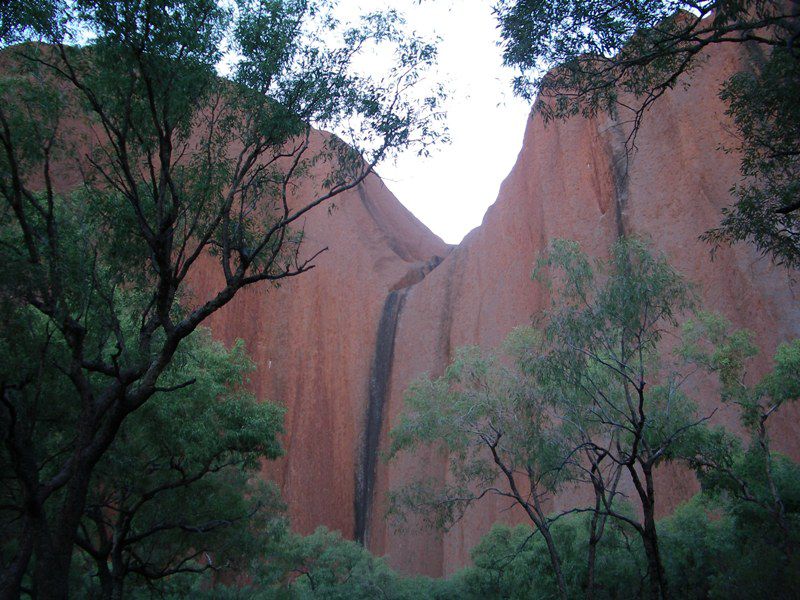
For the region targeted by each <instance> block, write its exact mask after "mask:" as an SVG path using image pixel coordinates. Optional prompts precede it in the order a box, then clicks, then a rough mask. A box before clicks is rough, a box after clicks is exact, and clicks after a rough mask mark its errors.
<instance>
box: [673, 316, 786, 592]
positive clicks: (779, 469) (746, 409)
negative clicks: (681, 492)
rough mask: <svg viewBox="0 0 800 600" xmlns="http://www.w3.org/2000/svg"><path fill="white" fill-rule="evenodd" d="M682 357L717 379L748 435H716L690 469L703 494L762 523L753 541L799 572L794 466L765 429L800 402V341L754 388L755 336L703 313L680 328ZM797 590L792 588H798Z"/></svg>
mask: <svg viewBox="0 0 800 600" xmlns="http://www.w3.org/2000/svg"><path fill="white" fill-rule="evenodd" d="M682 352H683V353H684V354H685V356H686V358H687V359H688V360H691V361H692V362H693V363H695V364H698V365H700V366H702V367H703V368H705V369H706V370H708V371H710V372H711V373H714V374H716V375H717V376H718V377H719V382H720V388H721V397H722V401H723V402H724V403H726V404H730V405H733V406H735V407H736V408H737V409H738V412H739V418H740V425H741V428H742V430H743V432H744V434H745V436H744V448H743V447H742V442H740V440H739V438H738V437H732V436H725V435H722V434H721V433H718V434H717V435H715V436H714V437H713V438H710V439H709V440H708V442H707V444H708V446H709V447H708V449H707V450H706V451H705V452H702V453H699V454H698V455H697V456H696V457H695V458H694V460H693V461H692V462H693V465H694V467H695V469H696V470H697V473H698V476H699V478H700V481H701V483H702V485H703V489H704V491H705V492H706V493H707V494H708V495H709V496H711V497H714V498H717V499H718V500H720V501H721V504H723V506H725V507H726V509H727V510H728V511H729V512H730V513H733V514H734V515H737V516H739V517H741V515H743V514H744V515H749V517H750V518H751V519H752V521H753V522H755V523H759V529H760V531H759V532H758V534H759V535H758V536H754V537H761V538H768V539H771V540H772V541H771V545H772V546H773V547H776V548H778V549H779V550H780V552H781V554H782V556H783V560H784V562H785V565H786V566H787V569H786V572H787V573H792V572H794V573H796V572H797V567H798V564H800V557H799V556H798V555H797V547H798V543H800V538H798V534H799V532H800V519H798V512H800V495H799V494H800V490H798V488H797V483H796V482H797V478H798V476H799V475H798V474H799V473H800V468H798V465H797V463H795V462H793V461H791V460H790V459H789V458H787V457H786V456H783V455H781V454H779V453H777V452H776V451H775V450H774V448H773V440H772V436H771V434H770V425H771V424H772V423H774V422H775V421H776V420H777V419H779V418H780V416H781V413H782V412H785V410H786V408H787V407H788V405H790V404H792V403H796V402H797V401H798V400H800V340H793V341H792V342H789V343H783V344H781V345H779V347H778V349H777V351H776V353H775V355H774V357H773V361H772V363H773V367H772V369H771V370H770V371H769V372H767V374H766V375H764V376H763V377H762V378H760V379H759V380H758V381H757V382H755V383H754V384H753V383H751V382H750V378H749V377H748V366H749V363H750V361H751V359H752V358H753V357H755V356H756V355H757V354H758V348H757V346H756V345H755V344H754V342H753V334H752V332H749V331H747V330H733V329H732V328H731V324H730V323H729V322H728V321H727V320H726V319H724V318H722V317H720V316H718V315H714V314H706V313H703V314H700V315H699V316H698V318H697V319H695V320H693V321H691V322H689V323H687V324H686V326H685V332H684V336H683V345H682ZM795 583H796V582H795Z"/></svg>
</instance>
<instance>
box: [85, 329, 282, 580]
mask: <svg viewBox="0 0 800 600" xmlns="http://www.w3.org/2000/svg"><path fill="white" fill-rule="evenodd" d="M252 369H253V365H252V363H251V362H250V360H249V359H248V358H247V356H246V354H245V352H244V347H243V344H242V343H241V342H239V343H237V344H236V345H235V346H234V347H233V348H231V350H226V349H225V348H224V347H223V346H222V345H221V344H220V343H219V342H213V341H212V340H211V339H210V333H209V332H208V331H207V330H200V331H198V332H197V333H196V334H195V335H193V336H192V337H191V338H190V339H189V340H187V343H186V344H185V345H184V346H183V347H182V348H181V352H180V354H179V355H178V356H176V359H175V360H174V361H173V362H172V364H171V365H170V368H169V370H168V372H167V373H166V374H165V375H166V377H165V380H166V381H165V382H164V383H165V384H166V385H170V384H172V385H180V384H181V383H183V382H185V381H187V380H188V378H191V379H193V380H194V383H192V384H191V385H189V386H188V387H184V388H182V389H179V390H176V391H174V392H171V393H159V394H156V395H155V396H154V397H153V399H152V400H151V401H150V402H148V403H147V404H146V405H145V406H144V407H142V408H141V409H140V410H139V411H137V412H136V413H134V414H133V415H131V417H130V418H129V419H128V420H127V421H126V422H125V424H124V425H123V427H122V428H121V430H120V432H119V434H118V435H117V438H116V439H115V441H114V443H113V444H112V446H111V448H110V449H109V450H108V452H106V454H105V455H104V456H103V459H102V460H101V461H100V462H99V463H98V465H97V467H96V468H95V471H94V475H93V482H92V483H93V485H92V491H91V492H90V494H89V497H88V503H87V507H86V511H85V512H86V517H85V519H84V524H83V525H82V527H81V533H79V535H78V545H79V546H80V547H81V549H83V550H84V551H85V552H86V553H87V554H88V555H89V556H87V559H88V558H91V559H92V560H93V561H94V562H95V566H96V567H97V569H99V577H100V584H101V585H102V584H103V581H102V578H103V576H106V574H105V573H104V569H105V568H107V567H106V565H105V564H104V563H106V562H107V561H109V562H111V565H112V568H111V573H109V574H108V576H110V577H111V578H113V579H115V580H120V584H119V585H122V582H121V580H124V579H126V578H127V579H130V582H129V583H130V585H131V586H132V587H135V586H137V585H138V586H141V587H144V588H150V589H158V588H160V587H162V586H163V587H164V588H166V589H173V590H174V589H175V588H176V583H175V582H176V580H177V581H181V579H183V582H184V583H183V584H184V585H191V583H192V578H191V577H189V576H184V577H183V578H181V577H179V576H180V575H181V574H187V575H190V574H192V573H202V572H204V571H205V570H208V569H211V567H213V569H214V570H215V571H216V572H217V573H226V572H227V573H231V572H234V573H235V572H236V571H239V570H242V569H243V568H245V567H246V566H247V563H248V562H249V560H250V558H251V557H252V556H254V555H258V554H259V553H260V552H262V551H263V546H264V545H265V544H269V543H272V541H273V540H272V539H271V538H277V537H279V536H280V535H281V530H282V528H283V522H282V520H281V519H280V518H279V512H280V510H281V507H282V503H281V501H280V499H279V495H278V491H277V488H276V487H275V486H274V485H267V484H264V483H263V482H262V481H260V479H258V475H259V470H260V467H261V461H262V460H264V459H275V458H277V457H278V456H280V454H281V448H280V446H279V444H278V440H277V436H278V434H279V433H280V432H281V431H282V421H283V409H282V408H280V407H278V406H276V405H275V404H272V403H269V402H261V403H259V402H257V401H256V399H255V397H254V396H253V395H252V394H251V393H249V392H247V391H246V390H245V389H244V388H243V387H242V386H243V385H245V384H246V383H247V380H246V376H247V374H248V373H249V372H250V371H252ZM90 568H91V567H90ZM91 571H95V569H91ZM91 571H90V572H91ZM95 575H98V574H97V573H96V574H95ZM127 583H128V582H126V584H127Z"/></svg>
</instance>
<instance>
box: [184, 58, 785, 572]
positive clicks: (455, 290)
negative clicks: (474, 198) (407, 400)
mask: <svg viewBox="0 0 800 600" xmlns="http://www.w3.org/2000/svg"><path fill="white" fill-rule="evenodd" d="M746 60H747V58H746V56H745V55H744V54H740V53H738V52H737V51H735V50H732V49H722V50H720V51H717V52H715V53H714V54H713V55H711V56H709V57H708V60H707V62H706V63H705V64H704V66H703V68H702V70H700V71H698V72H697V73H696V74H695V76H694V79H693V80H692V81H691V83H692V85H691V87H689V88H688V89H685V88H684V87H682V86H680V85H679V86H678V87H677V88H676V89H675V90H674V91H673V92H670V93H668V94H666V95H665V96H664V97H662V98H661V99H660V100H659V102H658V103H657V104H656V106H655V108H654V109H653V110H652V111H651V112H650V113H648V114H647V116H646V118H645V122H644V125H643V127H642V129H641V131H640V133H639V136H638V139H637V145H638V148H639V150H638V152H637V153H636V154H635V155H634V156H633V158H632V160H631V162H630V164H629V168H628V169H627V173H626V170H625V168H624V165H623V161H624V152H623V146H624V140H625V138H626V137H627V134H628V130H627V129H626V126H625V125H624V124H620V123H616V122H615V121H613V120H612V119H610V118H599V119H596V120H586V119H579V118H575V119H572V120H569V121H567V122H562V123H553V124H550V125H549V126H547V127H545V126H544V124H543V123H542V120H541V119H540V118H538V117H536V116H535V115H534V116H533V117H532V119H531V120H530V121H529V122H528V125H527V131H526V135H525V139H524V144H523V147H522V150H521V151H520V154H519V158H518V160H517V164H516V166H515V167H514V169H513V170H512V172H511V174H510V175H509V176H508V178H507V179H506V180H505V182H504V183H503V186H502V188H501V190H500V194H499V197H498V199H497V202H496V203H495V204H494V205H493V206H492V207H491V208H490V209H489V211H488V212H487V214H486V217H485V219H484V222H483V224H482V225H481V227H479V228H478V229H476V230H474V231H473V232H472V233H471V234H469V235H468V236H467V238H466V239H465V240H464V241H463V243H462V244H461V245H459V246H458V247H457V248H455V249H454V250H452V252H450V249H449V247H447V246H446V245H444V244H443V243H442V242H441V241H440V240H439V239H438V238H436V237H435V236H433V234H431V233H430V232H429V231H428V230H427V229H425V227H424V226H422V225H421V224H420V223H419V222H418V221H417V220H416V219H414V217H413V216H411V215H410V214H409V213H408V212H407V211H406V210H405V209H404V208H403V207H402V206H401V205H400V204H399V203H398V202H397V200H396V199H395V198H394V197H393V196H392V195H391V193H390V192H389V191H388V190H387V189H386V188H385V187H384V185H383V184H382V183H381V181H380V180H379V179H378V178H377V177H371V178H370V179H369V180H368V181H367V182H366V183H365V184H364V185H363V186H361V187H360V188H359V189H358V190H356V191H353V192H351V193H349V194H347V195H346V196H345V197H342V198H339V199H338V200H337V205H338V206H339V208H338V210H336V211H334V212H333V214H331V215H328V214H327V213H326V212H325V211H324V210H317V211H315V212H312V213H311V214H310V215H309V217H308V220H307V222H306V235H307V237H306V243H307V244H308V247H309V248H310V249H311V250H313V249H315V248H317V247H321V246H328V247H330V250H329V252H327V253H326V254H324V255H323V256H322V257H321V258H320V259H319V260H318V266H317V268H316V269H314V270H313V271H312V272H310V273H308V274H306V275H303V276H302V277H300V278H297V279H295V280H292V281H289V282H287V283H285V284H284V285H283V287H282V288H281V289H279V290H269V291H267V290H266V289H259V290H250V291H245V292H244V293H242V294H241V295H240V296H239V297H238V298H237V299H236V300H235V302H233V303H232V304H231V305H230V306H229V307H226V309H225V310H223V311H221V312H220V313H219V314H217V315H215V316H214V318H213V320H212V322H211V326H212V329H213V330H214V332H215V334H216V335H217V336H218V337H220V338H222V339H225V340H227V341H232V340H233V339H235V338H237V337H243V338H245V340H246V341H247V346H248V349H249V351H250V353H251V354H252V356H253V358H254V360H255V361H256V363H257V365H258V370H257V372H256V373H255V374H254V375H253V380H252V385H253V388H254V390H255V391H256V392H258V393H259V394H260V395H261V396H262V397H265V398H270V399H275V400H278V401H281V402H283V403H285V404H286V406H287V409H288V413H287V417H286V435H285V437H284V445H285V448H286V450H287V455H286V457H285V458H284V459H282V460H281V461H279V462H278V463H277V464H275V465H271V466H269V467H268V468H267V472H266V473H265V475H267V476H270V477H274V478H276V479H277V481H278V482H279V483H280V484H281V486H282V487H283V492H284V496H285V499H286V500H287V502H288V503H289V506H290V514H291V517H292V520H293V523H294V526H295V528H297V529H298V530H299V531H301V532H309V531H311V530H313V528H314V527H316V526H317V525H319V524H324V525H327V526H329V527H331V528H335V529H340V530H341V531H343V532H344V533H345V534H346V535H352V536H354V537H358V538H361V539H364V540H365V541H366V543H367V544H368V546H369V548H370V549H371V550H373V551H374V552H376V553H379V554H384V553H385V554H388V555H389V560H390V562H391V564H393V565H395V566H397V567H399V568H401V569H402V570H404V571H407V572H419V573H426V574H430V575H440V574H442V573H450V572H452V571H453V570H455V569H456V568H458V567H460V566H461V565H463V564H464V563H465V562H466V561H467V559H468V553H469V549H470V548H471V547H472V546H473V545H474V544H475V543H476V542H477V541H478V540H479V538H480V537H481V536H482V535H483V534H484V533H486V531H488V528H489V527H490V525H491V523H492V522H493V521H495V520H501V519H505V520H508V519H513V518H514V517H513V515H509V514H508V513H506V512H504V511H503V509H504V508H505V506H504V505H503V503H502V502H499V501H497V502H494V501H492V500H491V499H487V500H486V501H484V502H482V503H481V504H480V505H478V506H477V507H476V508H474V509H473V510H471V511H470V512H469V513H468V515H467V517H466V518H465V519H464V520H463V521H462V522H461V523H460V524H459V525H458V526H457V527H456V528H454V529H453V530H452V531H451V532H449V533H448V534H446V535H440V534H433V533H429V532H424V531H421V530H419V529H415V528H413V527H412V528H411V532H407V533H405V534H397V533H395V532H393V531H392V530H391V529H389V528H388V527H387V525H386V523H385V522H384V520H383V518H382V516H383V510H384V508H383V500H382V499H383V498H384V496H385V492H386V490H387V489H388V488H390V487H391V486H394V485H397V484H400V483H403V482H406V481H409V480H410V478H412V477H419V476H421V475H432V476H434V477H441V478H444V477H447V473H446V471H445V468H444V462H443V460H442V458H441V457H438V456H435V455H430V456H416V457H413V458H406V459H403V460H401V461H400V462H398V463H395V464H392V465H391V466H389V467H387V466H386V465H383V464H382V463H381V462H380V461H379V460H377V452H378V449H379V447H380V446H381V444H384V443H385V437H386V431H387V429H388V428H389V426H390V424H391V422H392V420H393V419H395V418H396V416H397V415H398V413H399V411H400V410H401V408H402V395H403V392H404V390H405V388H406V387H407V385H408V384H409V382H411V381H412V380H413V379H414V378H416V377H418V376H420V375H421V374H423V373H430V374H433V375H438V374H439V373H440V372H441V371H442V369H443V368H444V366H445V365H446V364H447V362H448V360H449V359H450V357H451V355H452V352H453V349H455V348H456V347H458V346H460V345H464V344H476V343H477V344H481V345H483V346H485V347H487V348H488V347H492V346H495V345H497V344H498V343H499V342H501V341H502V340H503V338H504V337H505V336H506V335H507V333H508V332H509V331H510V330H511V329H512V328H513V327H514V326H517V325H519V324H522V323H526V322H528V320H529V318H530V316H531V314H532V313H534V312H535V311H537V310H538V309H540V308H543V307H544V306H545V302H546V300H547V299H546V297H545V296H544V292H543V290H542V289H541V288H539V287H537V285H535V284H533V283H532V282H531V281H530V272H531V268H532V265H533V263H534V261H535V259H536V257H537V255H538V254H539V253H540V252H541V251H542V250H544V249H545V248H546V246H547V244H548V242H549V241H550V240H552V239H553V238H558V237H564V238H572V239H577V240H579V241H580V242H581V244H582V245H583V247H584V249H586V250H587V251H589V252H590V253H592V254H595V255H597V256H602V255H604V254H605V253H606V252H607V248H608V247H609V245H610V244H611V243H612V242H613V240H614V239H615V238H616V237H617V236H618V235H620V234H621V233H627V234H637V235H645V236H648V237H649V238H651V239H652V241H653V243H654V245H655V246H656V247H657V248H659V249H661V250H663V251H664V252H666V253H667V255H668V256H669V258H670V259H671V261H672V263H673V264H674V265H675V266H676V267H677V268H679V269H680V270H681V271H682V272H683V273H684V274H685V275H686V277H687V278H689V279H691V280H693V281H695V282H698V283H699V284H700V292H701V297H702V299H703V302H704V304H705V306H707V307H708V308H711V309H715V310H719V311H722V312H723V313H724V314H725V315H726V316H727V317H728V318H730V319H731V320H732V321H733V322H734V324H736V325H737V326H747V327H749V328H751V329H753V330H755V331H756V333H757V335H758V340H759V343H760V345H761V346H762V347H763V348H764V353H765V356H769V354H770V353H771V352H772V351H773V350H774V348H775V346H776V345H777V344H778V343H779V342H781V341H784V340H787V339H790V338H792V337H796V336H798V335H800V303H798V301H797V297H796V294H797V289H796V288H793V287H792V285H791V282H790V281H789V278H788V276H787V273H786V272H785V271H783V270H781V269H777V268H773V267H772V266H771V265H770V264H769V262H768V261H767V260H765V259H761V258H759V257H758V256H757V255H756V253H755V252H754V251H753V249H752V248H751V247H749V246H746V245H739V246H737V247H735V248H733V249H730V250H728V249H725V250H723V251H721V252H720V253H719V254H718V257H717V259H716V260H715V261H713V262H712V261H711V258H710V254H709V248H708V246H706V245H705V244H704V243H703V242H701V241H699V240H698V236H699V235H700V234H701V233H702V232H704V231H705V230H706V229H708V228H710V227H713V226H714V225H716V224H717V223H718V221H719V219H720V209H721V208H722V207H724V206H726V205H728V204H730V203H731V198H730V194H729V189H730V187H731V185H732V184H733V183H734V182H736V181H737V179H738V158H737V157H736V156H735V155H731V154H725V153H723V152H721V151H719V146H720V144H725V143H730V144H732V143H733V140H732V139H731V138H730V136H729V133H728V132H727V131H728V122H727V120H726V117H725V115H724V105H723V104H722V103H721V102H720V101H719V99H718V97H717V90H718V87H719V83H720V82H721V81H722V80H723V79H725V78H726V77H727V76H728V75H729V74H730V73H732V72H734V71H735V70H739V69H741V68H746V66H747V65H746ZM465 176H469V175H468V174H465ZM442 258H443V259H444V260H441V264H439V263H440V259H442ZM211 272H212V270H211V269H209V271H208V273H209V275H208V278H204V277H200V278H198V279H197V280H196V287H197V291H198V293H202V291H203V289H204V288H205V287H206V286H207V285H208V283H209V281H208V280H207V279H210V278H211V274H210V273H211ZM763 366H764V364H762V367H763ZM697 386H698V387H697V390H698V391H699V392H700V394H699V396H700V398H701V399H702V401H701V408H702V409H709V410H710V408H711V407H712V406H713V405H715V395H714V393H713V388H712V386H711V385H710V384H709V383H708V382H702V381H700V382H698V383H697ZM704 392H705V393H704ZM797 416H798V415H797V414H796V413H792V412H790V410H786V412H785V413H784V415H783V420H782V421H781V422H780V423H779V424H778V426H777V430H776V432H775V433H776V437H777V438H778V439H779V440H780V445H781V449H782V450H784V451H787V452H789V453H790V454H792V455H793V456H795V457H800V442H798V440H800V436H798V423H800V420H798V418H797ZM718 418H719V419H720V420H721V421H723V422H727V423H728V424H731V425H735V422H736V419H735V415H733V414H730V413H724V412H721V413H718ZM660 482H661V486H662V488H663V494H662V495H661V498H663V500H664V501H663V503H662V507H661V508H662V510H669V509H670V508H671V507H672V506H674V505H675V504H676V503H677V502H678V501H680V500H681V499H685V498H686V497H688V496H689V495H690V494H692V493H693V492H694V491H695V490H696V483H695V482H694V480H693V479H692V478H691V477H690V476H688V475H687V474H686V473H683V472H680V471H679V470H670V471H665V472H664V473H662V476H661V480H660ZM569 500H570V499H569V498H560V499H559V500H558V501H557V502H558V503H560V504H568V503H569Z"/></svg>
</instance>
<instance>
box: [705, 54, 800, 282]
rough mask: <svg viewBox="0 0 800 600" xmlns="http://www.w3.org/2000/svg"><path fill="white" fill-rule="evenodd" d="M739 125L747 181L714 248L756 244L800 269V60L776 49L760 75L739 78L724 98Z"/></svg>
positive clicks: (716, 232)
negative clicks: (742, 243) (746, 243)
mask: <svg viewBox="0 0 800 600" xmlns="http://www.w3.org/2000/svg"><path fill="white" fill-rule="evenodd" d="M720 96H721V97H722V99H723V100H725V101H726V102H727V103H728V105H729V108H728V115H729V116H730V117H731V118H732V119H733V122H734V124H735V125H736V131H737V133H738V137H739V139H740V144H739V146H738V148H737V149H738V150H739V151H741V153H742V163H741V174H742V178H743V180H742V182H741V183H739V184H737V185H736V186H734V188H733V189H732V190H731V191H732V193H733V196H734V197H735V198H736V203H735V204H734V205H733V206H732V207H729V208H726V209H724V210H723V219H722V223H721V224H720V226H719V227H718V228H716V229H713V230H711V231H709V232H708V233H706V234H705V236H704V238H705V239H706V240H708V241H710V242H711V243H713V244H716V245H720V244H732V243H734V242H739V241H747V242H750V243H752V244H753V245H754V246H755V247H756V248H757V249H758V250H759V251H760V252H761V253H762V254H764V255H766V256H769V257H771V258H772V260H773V261H774V262H776V263H778V264H782V265H785V266H786V267H788V268H792V269H797V268H800V238H798V231H800V200H798V198H800V141H798V140H800V125H798V123H800V106H799V105H800V103H798V102H797V98H798V96H800V60H798V57H797V55H796V53H795V54H794V55H793V54H792V53H791V52H790V51H787V50H786V49H784V48H780V47H779V48H775V50H773V52H772V54H771V55H770V56H769V57H768V59H767V61H766V64H764V65H763V66H762V67H761V68H760V70H759V71H757V72H756V73H737V74H736V75H734V76H733V77H731V78H730V79H729V80H728V81H727V82H725V85H724V86H723V88H722V92H721V94H720Z"/></svg>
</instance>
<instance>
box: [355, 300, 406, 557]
mask: <svg viewBox="0 0 800 600" xmlns="http://www.w3.org/2000/svg"><path fill="white" fill-rule="evenodd" d="M408 289H409V288H407V287H406V288H402V289H399V290H394V291H391V292H389V295H388V296H387V297H386V301H385V302H384V304H383V312H382V313H381V320H380V323H379V324H378V335H377V339H376V341H375V354H374V355H373V358H372V367H371V368H370V375H369V400H368V403H367V416H366V420H365V424H364V425H365V427H364V433H363V435H362V446H361V453H360V457H359V458H360V460H359V465H358V470H357V471H356V490H355V531H354V537H355V539H356V540H357V541H358V542H361V543H362V544H366V541H367V528H368V525H369V519H370V512H371V509H372V495H373V492H374V488H375V469H376V466H377V461H378V446H379V444H380V437H381V427H382V425H383V407H384V403H385V402H386V396H387V395H388V393H389V379H390V377H391V375H392V359H393V357H394V339H395V333H396V332H397V321H398V319H399V317H400V311H401V310H402V308H403V302H404V300H405V297H406V293H407V291H408Z"/></svg>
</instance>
